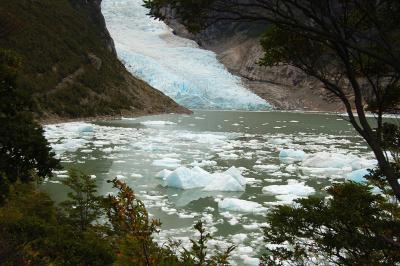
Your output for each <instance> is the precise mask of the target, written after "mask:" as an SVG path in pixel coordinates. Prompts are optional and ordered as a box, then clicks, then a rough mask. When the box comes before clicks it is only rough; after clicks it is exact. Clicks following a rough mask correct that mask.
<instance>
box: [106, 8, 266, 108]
mask: <svg viewBox="0 0 400 266" xmlns="http://www.w3.org/2000/svg"><path fill="white" fill-rule="evenodd" d="M142 5H143V1H142V0H104V1H103V2H102V11H103V15H104V17H105V19H106V23H107V28H108V30H109V31H110V33H111V35H112V37H113V39H114V41H115V46H116V49H117V53H118V56H119V57H120V59H121V60H122V61H123V62H124V63H125V65H126V67H127V68H128V70H129V71H130V72H131V73H133V74H134V75H135V76H137V77H139V78H141V79H143V80H145V81H146V82H148V83H149V84H150V85H152V86H153V87H155V88H156V89H158V90H160V91H162V92H164V93H165V94H166V95H168V96H170V97H171V98H173V99H174V100H175V101H176V102H178V103H179V104H181V105H184V106H186V107H188V108H194V109H242V110H263V109H270V108H271V105H270V104H268V103H267V102H265V101H264V100H263V99H261V98H260V97H259V96H257V95H255V94H254V93H252V92H250V91H249V90H247V89H246V88H244V87H243V86H242V85H241V83H240V79H239V78H238V77H235V76H233V75H232V74H230V73H229V72H228V71H227V70H226V69H225V67H224V66H223V65H222V64H220V63H219V62H218V60H217V58H216V55H215V54H214V53H213V52H210V51H206V50H203V49H200V48H199V47H198V46H197V44H196V43H195V42H193V41H191V40H188V39H184V38H180V37H178V36H175V35H173V33H172V30H171V29H170V28H169V27H168V26H167V25H165V24H164V23H163V22H161V21H156V20H153V19H152V18H150V17H148V16H147V13H148V10H147V9H146V8H144V7H143V6H142Z"/></svg>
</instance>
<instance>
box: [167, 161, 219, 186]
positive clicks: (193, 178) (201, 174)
mask: <svg viewBox="0 0 400 266" xmlns="http://www.w3.org/2000/svg"><path fill="white" fill-rule="evenodd" d="M212 180H213V176H212V175H211V174H210V173H209V172H207V171H205V170H203V169H201V168H200V167H198V166H195V167H193V169H189V168H186V167H184V166H182V167H179V168H177V169H175V170H174V171H172V172H171V173H170V174H169V175H168V176H167V177H166V178H165V181H166V184H167V186H168V187H174V188H180V189H191V188H201V187H205V186H207V185H208V184H209V183H210V182H211V181H212Z"/></svg>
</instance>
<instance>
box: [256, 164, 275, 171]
mask: <svg viewBox="0 0 400 266" xmlns="http://www.w3.org/2000/svg"><path fill="white" fill-rule="evenodd" d="M253 168H254V169H255V170H258V171H265V172H274V171H278V170H279V169H280V166H279V165H275V164H267V165H263V164H256V165H254V166H253Z"/></svg>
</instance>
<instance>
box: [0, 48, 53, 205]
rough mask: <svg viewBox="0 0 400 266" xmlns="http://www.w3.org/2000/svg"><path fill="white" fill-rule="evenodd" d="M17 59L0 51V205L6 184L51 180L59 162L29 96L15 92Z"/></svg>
mask: <svg viewBox="0 0 400 266" xmlns="http://www.w3.org/2000/svg"><path fill="white" fill-rule="evenodd" d="M20 66H21V59H20V58H19V57H18V56H17V55H16V54H15V53H13V52H11V51H8V50H4V49H0V186H1V195H0V202H1V201H4V199H5V195H6V194H7V187H8V183H14V182H16V181H17V180H21V181H23V182H30V181H33V180H37V181H40V180H41V179H43V178H45V177H48V176H51V172H52V170H54V169H56V168H59V162H58V160H56V159H55V158H54V153H53V152H51V148H50V146H49V144H48V142H47V140H46V139H45V137H44V136H43V129H42V127H41V125H39V124H38V123H37V122H36V121H35V120H34V117H33V115H32V113H31V112H30V107H31V105H32V102H31V101H30V97H29V95H27V94H26V92H25V91H24V90H22V89H19V88H18V84H17V77H18V71H19V69H20Z"/></svg>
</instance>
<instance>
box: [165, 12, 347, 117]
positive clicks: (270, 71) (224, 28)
mask: <svg viewBox="0 0 400 266" xmlns="http://www.w3.org/2000/svg"><path fill="white" fill-rule="evenodd" d="M160 12H161V13H162V14H163V15H164V16H165V22H166V23H167V24H168V25H169V26H170V27H171V28H172V29H173V30H174V33H175V34H177V35H179V36H183V37H186V38H190V39H193V40H195V41H196V42H197V43H199V44H200V45H201V47H203V48H204V49H207V50H211V51H213V52H215V53H216V54H217V55H218V59H219V60H220V62H221V63H222V64H224V65H225V66H226V67H227V68H228V69H229V71H230V72H231V73H233V74H235V75H237V76H239V77H241V78H242V81H243V83H244V84H245V85H246V87H247V88H249V89H250V90H252V91H253V92H254V93H256V94H257V95H259V96H260V97H262V98H263V99H265V100H267V101H268V102H269V103H271V104H273V105H274V106H275V107H276V108H278V109H285V110H292V109H300V110H314V111H342V110H343V106H342V104H341V103H340V102H339V101H337V100H336V99H335V98H334V97H332V95H330V94H328V93H327V92H326V91H325V90H324V89H323V86H322V85H321V84H320V83H319V82H317V81H316V80H315V79H313V78H312V77H309V76H307V75H305V74H304V73H302V72H301V71H299V70H297V69H295V68H293V67H289V66H283V65H282V66H275V67H264V66H260V65H258V63H257V62H258V61H259V60H260V58H262V56H263V54H264V51H263V49H262V47H261V45H260V39H261V37H262V35H263V34H264V32H265V30H266V29H267V28H268V24H263V23H256V22H252V23H246V22H236V21H229V22H228V21H220V22H218V23H213V24H211V26H209V27H207V28H206V29H204V30H202V31H200V32H199V33H197V34H191V33H189V32H188V31H187V30H186V28H185V27H184V26H183V25H182V24H181V23H180V20H179V18H177V17H176V12H175V10H173V9H170V8H169V7H165V8H163V9H162V10H160ZM222 16H223V14H222Z"/></svg>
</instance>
